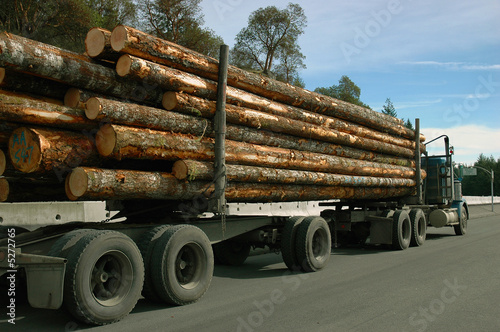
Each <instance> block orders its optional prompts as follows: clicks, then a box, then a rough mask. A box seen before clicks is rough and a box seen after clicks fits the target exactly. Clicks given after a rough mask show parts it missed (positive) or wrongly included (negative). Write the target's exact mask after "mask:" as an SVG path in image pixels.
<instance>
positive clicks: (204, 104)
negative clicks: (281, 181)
mask: <svg viewBox="0 0 500 332" xmlns="http://www.w3.org/2000/svg"><path fill="white" fill-rule="evenodd" d="M162 104H163V107H164V108H165V109H166V110H169V111H171V110H174V111H176V112H181V113H185V114H191V115H197V116H202V117H205V118H212V117H213V116H214V114H215V101H212V100H207V99H203V98H200V97H196V96H192V95H189V94H185V93H179V92H174V91H167V92H165V94H164V95H163V101H162ZM289 110H292V111H294V112H284V111H283V110H280V111H274V110H272V109H271V110H270V113H271V114H274V115H277V116H284V117H287V118H290V119H292V120H298V121H303V122H306V123H310V124H313V125H318V126H322V127H325V128H329V129H334V130H338V131H340V132H344V133H348V134H352V135H356V136H359V137H366V138H371V139H374V140H378V141H381V142H385V143H389V144H394V145H399V146H402V147H405V148H411V149H414V148H415V143H414V142H413V141H410V140H407V139H402V138H399V137H394V136H391V135H389V134H386V133H382V132H379V131H376V130H373V129H370V128H367V127H364V126H360V125H357V124H355V123H352V122H348V121H344V120H340V119H337V118H332V117H329V116H325V115H319V114H316V113H312V112H308V111H304V110H297V109H294V108H289ZM245 111H248V108H242V107H240V106H236V105H226V112H227V113H231V114H236V115H237V114H239V113H244V112H245ZM228 121H229V122H231V121H235V122H232V123H235V124H240V123H241V120H238V117H233V118H228ZM422 147H424V148H425V146H423V145H421V148H422Z"/></svg>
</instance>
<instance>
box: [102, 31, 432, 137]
mask: <svg viewBox="0 0 500 332" xmlns="http://www.w3.org/2000/svg"><path fill="white" fill-rule="evenodd" d="M111 46H112V47H113V49H114V50H115V51H118V52H122V53H128V54H131V55H134V56H137V57H139V58H143V59H147V60H150V61H153V62H156V63H160V64H163V65H167V66H170V67H173V68H176V69H179V70H182V71H186V72H189V73H192V74H195V75H199V76H202V77H205V78H208V79H211V80H217V76H218V61H217V60H215V59H213V58H211V57H208V56H205V55H202V54H200V53H197V52H194V51H192V50H189V49H187V48H185V47H182V46H179V45H177V44H174V43H172V42H168V41H166V40H162V39H160V38H157V37H154V36H151V35H148V34H146V33H144V32H141V31H139V30H136V29H134V28H131V27H127V26H123V25H121V26H118V27H116V28H115V29H114V30H113V32H112V35H111ZM228 84H229V85H230V86H234V87H236V88H239V89H242V90H245V91H248V92H251V93H254V94H257V95H259V96H263V97H265V98H269V99H271V100H275V101H278V102H282V103H285V104H287V105H291V106H298V107H301V108H303V109H306V110H311V111H314V112H318V113H322V114H328V115H331V116H334V117H339V118H343V119H346V120H350V121H354V122H357V123H360V124H363V125H366V126H368V127H371V128H383V129H384V131H386V132H390V133H393V134H397V135H401V136H403V137H406V138H410V139H414V137H415V132H414V131H413V130H410V129H408V128H406V127H405V126H404V124H403V121H402V120H400V119H396V118H394V117H391V116H387V115H385V114H382V113H378V112H375V111H372V110H370V109H367V108H364V107H361V106H357V105H353V104H349V103H346V102H343V101H341V100H337V99H334V98H331V97H328V96H324V95H321V94H319V93H315V92H310V91H307V90H305V89H302V88H299V87H295V86H292V85H290V84H286V83H283V82H279V81H276V80H273V79H270V78H268V77H265V76H262V75H257V74H254V73H250V72H247V71H245V70H242V69H239V68H237V67H234V66H229V69H228ZM421 140H422V141H424V140H425V138H424V137H421Z"/></svg>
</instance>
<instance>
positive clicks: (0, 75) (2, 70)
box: [0, 68, 5, 84]
mask: <svg viewBox="0 0 500 332" xmlns="http://www.w3.org/2000/svg"><path fill="white" fill-rule="evenodd" d="M4 79H5V68H0V84H2V82H3V80H4Z"/></svg>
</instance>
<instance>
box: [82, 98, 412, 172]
mask: <svg viewBox="0 0 500 332" xmlns="http://www.w3.org/2000/svg"><path fill="white" fill-rule="evenodd" d="M186 109H187V108H186ZM191 113H195V112H191ZM85 114H86V116H87V117H88V118H89V119H92V120H100V121H101V123H104V122H106V121H108V122H112V123H114V124H121V125H126V126H137V127H147V128H149V129H154V130H160V131H173V132H177V133H184V134H193V135H198V136H210V137H213V125H212V122H211V121H210V122H208V121H207V120H205V119H200V118H199V117H195V116H187V115H183V114H178V113H174V112H168V111H165V110H160V109H156V108H152V107H147V106H140V105H135V104H130V103H121V102H117V101H110V100H107V99H104V98H91V99H89V100H88V102H87V105H86V110H85ZM235 122H237V121H235ZM226 130H227V131H226V137H227V138H228V139H230V140H234V141H240V142H247V143H254V144H260V145H270V146H277V147H284V148H288V149H296V150H302V151H310V152H317V153H323V154H331V155H339V156H343V157H348V158H355V159H362V160H371V161H376V162H380V163H385V164H393V165H399V166H407V167H414V166H415V165H414V161H413V160H409V159H404V158H397V157H392V156H389V155H384V154H377V153H373V152H369V151H366V150H360V149H354V148H350V147H348V146H340V145H334V144H329V143H325V142H319V141H313V140H310V139H307V140H306V139H300V138H297V137H293V136H290V135H284V134H279V133H273V132H269V131H264V130H256V129H252V128H245V127H241V126H235V125H227V127H226Z"/></svg>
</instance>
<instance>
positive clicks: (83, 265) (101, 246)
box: [64, 231, 144, 325]
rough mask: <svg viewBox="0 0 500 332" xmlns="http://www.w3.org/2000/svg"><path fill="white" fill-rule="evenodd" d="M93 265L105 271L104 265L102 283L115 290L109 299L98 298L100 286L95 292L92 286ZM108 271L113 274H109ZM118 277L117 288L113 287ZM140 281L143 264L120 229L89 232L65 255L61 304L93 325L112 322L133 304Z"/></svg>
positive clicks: (130, 308)
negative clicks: (103, 279)
mask: <svg viewBox="0 0 500 332" xmlns="http://www.w3.org/2000/svg"><path fill="white" fill-rule="evenodd" d="M96 267H98V268H97V269H98V270H103V271H104V272H106V270H104V268H107V269H108V273H107V274H106V273H104V272H103V275H102V277H103V278H104V277H106V278H107V281H105V282H102V286H103V287H104V288H105V289H107V290H108V291H109V292H115V296H114V297H112V298H111V299H104V298H101V299H99V297H100V296H103V295H102V293H101V291H102V289H101V290H100V291H99V292H97V289H96V287H95V285H94V287H92V281H91V280H92V279H94V278H95V277H96V276H93V273H94V272H95V270H96ZM111 271H114V272H115V273H114V274H113V275H111ZM116 271H118V275H117V274H116ZM110 276H111V277H110ZM109 277H110V278H109ZM121 277H123V278H121ZM108 278H109V279H108ZM117 280H118V282H119V285H118V286H119V287H116V283H117ZM143 282H144V264H143V261H142V256H141V253H140V251H139V249H138V248H137V246H136V245H135V243H134V242H133V241H132V240H131V239H130V238H129V237H128V236H126V235H124V234H122V233H120V232H116V231H92V232H89V233H88V234H85V235H84V236H83V237H82V238H81V239H80V240H78V242H77V243H76V244H75V245H74V246H73V248H72V249H71V250H70V252H69V254H68V265H67V267H66V275H65V282H64V305H65V307H66V309H67V310H68V311H69V312H70V313H71V314H72V315H73V317H75V319H77V320H79V321H81V322H84V323H87V324H93V325H105V324H110V323H114V322H117V321H119V320H121V319H122V318H123V317H125V316H126V315H128V314H129V313H130V311H131V310H132V309H133V308H134V307H135V305H136V303H137V301H138V299H139V297H140V296H141V290H142V285H143ZM106 295H108V294H106Z"/></svg>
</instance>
